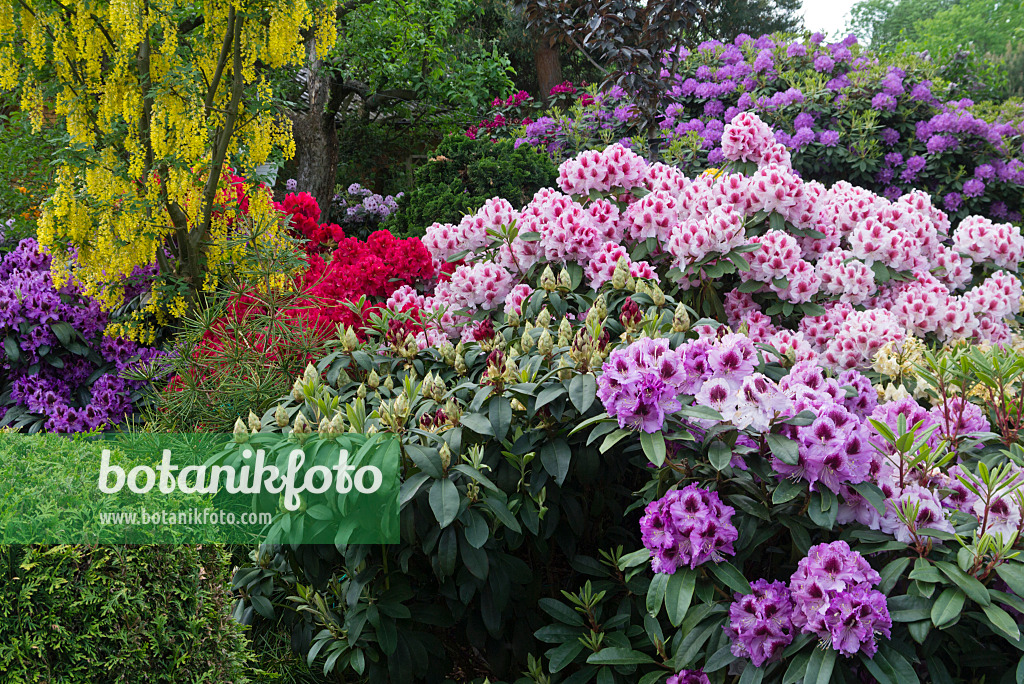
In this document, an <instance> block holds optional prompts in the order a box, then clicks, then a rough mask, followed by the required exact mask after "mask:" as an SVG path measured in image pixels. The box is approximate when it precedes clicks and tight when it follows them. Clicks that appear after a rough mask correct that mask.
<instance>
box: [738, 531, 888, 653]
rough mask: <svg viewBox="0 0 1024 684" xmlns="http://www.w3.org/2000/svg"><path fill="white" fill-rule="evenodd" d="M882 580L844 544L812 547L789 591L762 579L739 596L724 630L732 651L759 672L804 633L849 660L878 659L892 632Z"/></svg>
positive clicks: (778, 584) (858, 555)
mask: <svg viewBox="0 0 1024 684" xmlns="http://www.w3.org/2000/svg"><path fill="white" fill-rule="evenodd" d="M880 579H881V578H880V577H879V575H878V573H877V572H875V570H874V569H872V568H871V566H870V565H868V563H867V561H865V560H864V558H863V556H861V555H860V554H859V553H857V552H855V551H853V550H851V549H850V547H849V545H848V544H847V543H846V542H844V541H836V542H832V543H830V544H818V545H817V546H812V547H811V548H810V550H809V551H808V552H807V556H806V557H805V558H803V559H801V560H800V562H799V564H798V565H797V570H796V572H795V573H793V576H792V577H790V580H789V585H788V586H787V585H786V584H785V583H783V582H778V581H776V582H769V581H768V580H765V579H760V580H757V581H756V582H753V583H751V589H752V592H751V593H750V594H736V597H735V598H736V600H735V602H734V603H733V604H732V605H731V606H730V607H729V623H728V624H727V625H726V626H725V631H726V633H727V634H728V635H729V638H730V639H731V640H732V647H731V650H732V652H733V654H734V655H736V656H738V657H741V658H750V660H751V662H753V664H754V665H755V666H756V667H760V666H761V665H763V664H764V663H766V662H769V661H771V660H773V659H776V658H778V657H780V656H781V654H782V651H783V650H785V648H786V647H787V646H788V645H789V644H790V643H792V641H793V638H794V637H795V636H796V634H797V633H799V632H801V631H802V632H806V633H808V634H814V635H815V636H817V637H818V638H819V639H820V640H821V641H822V642H823V643H825V644H828V645H830V646H831V648H833V649H834V650H836V651H838V652H839V653H842V654H843V655H844V656H847V657H850V656H852V655H855V654H856V653H859V652H863V653H864V654H865V655H867V656H873V655H874V654H875V652H876V651H877V650H878V643H877V638H878V637H879V636H881V637H885V638H886V639H888V638H889V637H890V635H891V628H892V618H891V617H890V616H889V609H888V606H887V605H886V600H885V595H884V594H883V593H882V592H880V591H878V590H877V589H875V588H874V586H875V585H876V584H878V582H879V581H880Z"/></svg>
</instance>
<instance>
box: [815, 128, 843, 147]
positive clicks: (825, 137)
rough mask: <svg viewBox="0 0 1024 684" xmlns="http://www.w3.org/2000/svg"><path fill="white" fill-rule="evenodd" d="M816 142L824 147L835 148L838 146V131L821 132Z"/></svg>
mask: <svg viewBox="0 0 1024 684" xmlns="http://www.w3.org/2000/svg"><path fill="white" fill-rule="evenodd" d="M818 142H820V143H821V144H822V145H823V146H825V147H835V146H836V145H838V144H839V131H832V130H827V131H822V132H821V134H820V135H819V136H818Z"/></svg>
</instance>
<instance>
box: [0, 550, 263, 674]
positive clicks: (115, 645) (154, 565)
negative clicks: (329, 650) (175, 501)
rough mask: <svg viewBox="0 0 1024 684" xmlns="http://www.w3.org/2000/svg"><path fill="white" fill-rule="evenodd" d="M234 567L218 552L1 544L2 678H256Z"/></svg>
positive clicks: (0, 625) (0, 651)
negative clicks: (234, 607)
mask: <svg viewBox="0 0 1024 684" xmlns="http://www.w3.org/2000/svg"><path fill="white" fill-rule="evenodd" d="M229 569H230V566H229V564H228V558H227V554H226V553H225V551H224V550H223V548H221V547H217V546H215V545H208V546H204V547H202V548H199V547H189V546H176V547H161V546H142V547H132V546H73V545H65V546H49V547H37V546H21V547H14V546H7V547H2V548H0V575H2V576H3V582H0V596H2V597H3V600H2V606H3V607H2V608H0V670H2V671H3V672H4V681H5V682H10V683H11V684H20V683H22V682H25V683H27V682H38V681H68V682H71V681H75V682H86V681H88V682H112V683H113V682H123V683H125V684H128V683H129V682H133V683H134V682H139V681H150V682H169V683H172V682H173V683H175V684H177V683H179V682H204V681H206V682H224V681H231V682H247V681H251V680H250V678H249V676H248V674H249V667H248V659H249V654H248V653H247V651H246V642H245V635H244V630H243V628H242V627H241V626H240V625H238V624H237V623H236V622H235V621H233V620H232V619H231V614H230V603H231V595H230V593H229V591H228V587H227V578H228V573H229Z"/></svg>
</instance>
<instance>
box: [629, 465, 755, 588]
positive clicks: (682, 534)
mask: <svg viewBox="0 0 1024 684" xmlns="http://www.w3.org/2000/svg"><path fill="white" fill-rule="evenodd" d="M735 512H736V510H735V509H734V508H733V507H732V506H726V505H725V504H723V503H722V500H721V499H720V498H719V497H718V494H717V493H716V492H712V491H708V490H706V489H702V488H701V487H698V486H697V485H693V484H692V485H688V486H686V487H684V488H683V489H676V490H672V491H670V492H668V493H667V494H665V496H663V497H661V498H660V499H657V500H655V501H652V502H651V503H649V504H647V507H646V508H645V509H644V513H645V515H644V516H643V517H642V518H641V519H640V534H641V537H642V539H643V543H644V547H646V548H647V549H648V550H649V551H650V552H651V569H652V570H654V572H659V573H665V574H669V575H670V574H672V573H674V572H675V571H676V570H677V569H678V568H679V567H680V566H689V567H690V568H691V569H692V568H696V567H697V566H698V565H701V564H703V563H707V562H709V561H710V562H713V563H720V562H721V561H722V560H724V557H725V555H726V554H727V555H730V556H731V555H733V554H735V553H736V551H735V550H734V549H733V546H732V543H733V542H734V541H736V540H737V539H738V538H739V532H737V530H736V527H735V526H734V525H733V524H732V522H731V521H732V516H733V513H735Z"/></svg>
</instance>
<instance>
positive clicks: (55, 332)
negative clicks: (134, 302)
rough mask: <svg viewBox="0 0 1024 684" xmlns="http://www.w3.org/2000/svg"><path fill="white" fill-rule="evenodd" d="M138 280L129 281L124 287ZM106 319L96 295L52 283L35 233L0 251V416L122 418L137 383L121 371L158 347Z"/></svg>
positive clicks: (74, 423) (49, 427)
mask: <svg viewBox="0 0 1024 684" xmlns="http://www.w3.org/2000/svg"><path fill="white" fill-rule="evenodd" d="M139 278H140V279H141V278H142V276H139ZM137 287H138V283H135V284H134V285H132V284H130V286H129V288H127V289H128V294H129V295H132V294H133V292H132V290H133V288H137ZM107 322H108V317H107V314H106V313H105V312H104V311H103V310H102V308H101V307H100V304H99V303H98V302H97V301H95V300H93V299H89V298H85V297H82V296H81V295H79V294H78V293H77V292H76V291H75V290H74V288H71V287H67V288H63V289H57V288H55V287H54V285H53V281H52V279H51V277H50V258H49V256H48V255H46V254H45V253H42V252H40V251H39V249H38V247H37V245H36V242H35V241H34V240H32V239H25V240H22V241H21V242H20V243H19V245H18V247H17V248H16V249H15V250H13V251H12V252H10V253H8V254H6V255H5V256H4V257H3V260H2V261H0V338H3V340H4V350H5V358H4V361H3V364H2V366H0V386H2V387H3V388H4V392H5V393H6V394H7V396H9V398H10V403H8V404H6V405H3V406H0V419H5V422H6V423H8V424H14V425H22V426H27V425H35V426H36V429H38V428H40V427H41V428H42V429H45V430H46V431H49V432H83V431H87V430H93V429H95V428H98V427H101V426H104V425H116V424H118V423H121V422H122V421H123V420H124V418H125V416H126V415H127V414H129V413H130V412H131V410H132V402H131V400H130V399H129V397H130V396H131V394H132V392H134V391H135V390H138V389H139V388H140V386H141V384H140V383H139V382H135V381H129V380H125V379H123V378H121V377H120V373H121V372H123V371H125V370H126V369H128V368H130V367H132V366H133V364H135V363H137V362H139V361H150V360H152V359H154V358H155V357H156V356H157V354H158V352H157V351H156V350H154V349H150V348H143V347H139V346H138V345H137V344H136V343H134V342H131V341H128V340H125V339H123V338H119V337H109V336H106V335H105V334H104V330H105V328H106V326H107Z"/></svg>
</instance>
